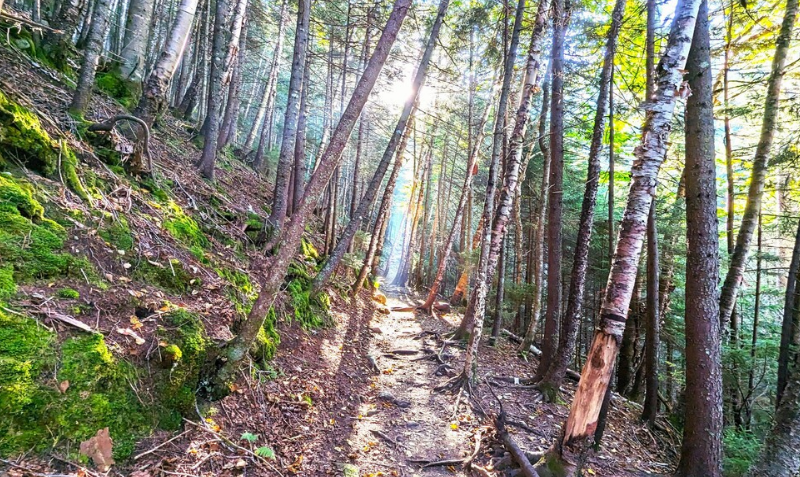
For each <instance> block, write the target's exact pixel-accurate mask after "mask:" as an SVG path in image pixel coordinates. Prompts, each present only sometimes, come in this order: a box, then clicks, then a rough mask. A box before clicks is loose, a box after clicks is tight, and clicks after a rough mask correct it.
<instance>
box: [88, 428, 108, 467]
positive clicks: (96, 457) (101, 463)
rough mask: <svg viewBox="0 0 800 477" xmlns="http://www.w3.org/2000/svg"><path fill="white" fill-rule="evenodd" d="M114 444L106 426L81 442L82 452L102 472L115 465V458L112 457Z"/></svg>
mask: <svg viewBox="0 0 800 477" xmlns="http://www.w3.org/2000/svg"><path fill="white" fill-rule="evenodd" d="M112 446H113V441H112V440H111V436H110V434H109V432H108V428H107V427H106V428H104V429H100V430H99V431H97V434H95V436H94V437H92V438H90V439H89V440H87V441H83V442H81V447H80V452H81V454H83V455H85V456H86V457H88V458H90V459H92V462H94V465H95V467H97V469H98V470H99V471H100V472H107V471H108V469H110V468H111V466H112V465H114V458H113V457H111V447H112Z"/></svg>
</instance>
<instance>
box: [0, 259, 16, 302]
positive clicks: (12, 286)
mask: <svg viewBox="0 0 800 477" xmlns="http://www.w3.org/2000/svg"><path fill="white" fill-rule="evenodd" d="M16 294H17V283H16V282H15V281H14V267H12V266H11V265H6V266H4V267H0V301H3V300H8V299H9V298H11V297H12V296H14V295H16Z"/></svg>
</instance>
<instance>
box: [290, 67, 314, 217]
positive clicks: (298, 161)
mask: <svg viewBox="0 0 800 477" xmlns="http://www.w3.org/2000/svg"><path fill="white" fill-rule="evenodd" d="M310 76H311V58H310V57H309V56H306V64H305V66H304V67H303V91H302V96H301V98H300V116H299V117H298V119H297V139H296V140H295V146H294V177H293V179H294V187H293V188H292V197H290V199H291V201H292V211H294V210H297V208H298V207H300V201H301V200H302V199H303V189H304V187H305V182H306V134H307V131H306V129H307V122H308V93H309V82H310Z"/></svg>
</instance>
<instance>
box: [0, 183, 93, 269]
mask: <svg viewBox="0 0 800 477" xmlns="http://www.w3.org/2000/svg"><path fill="white" fill-rule="evenodd" d="M66 236H67V234H66V231H65V230H64V228H63V227H62V226H61V225H59V224H57V223H56V222H54V221H52V220H49V219H46V218H44V209H43V207H42V206H41V204H39V202H37V201H36V199H34V198H33V193H32V188H31V187H30V185H29V184H27V183H25V182H23V181H21V180H15V179H13V178H11V177H9V176H4V175H0V266H4V267H7V266H8V265H11V266H13V268H14V278H15V279H16V281H17V282H18V283H19V282H25V281H30V280H34V279H40V278H52V277H58V276H81V277H82V276H83V274H82V273H81V269H83V272H84V273H87V274H92V275H94V269H93V267H92V266H91V265H90V264H89V263H88V262H87V261H86V260H85V259H82V258H78V257H74V256H72V255H70V254H66V253H60V250H61V249H62V248H63V247H64V240H65V239H66Z"/></svg>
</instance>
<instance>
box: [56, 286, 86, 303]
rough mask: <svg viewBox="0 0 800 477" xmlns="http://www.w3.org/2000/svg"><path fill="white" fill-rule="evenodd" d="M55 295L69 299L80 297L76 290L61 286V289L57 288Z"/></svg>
mask: <svg viewBox="0 0 800 477" xmlns="http://www.w3.org/2000/svg"><path fill="white" fill-rule="evenodd" d="M56 295H57V296H58V297H59V298H66V299H71V300H77V299H78V298H80V297H81V294H80V293H78V291H77V290H73V289H72V288H62V289H61V290H58V293H56Z"/></svg>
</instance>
